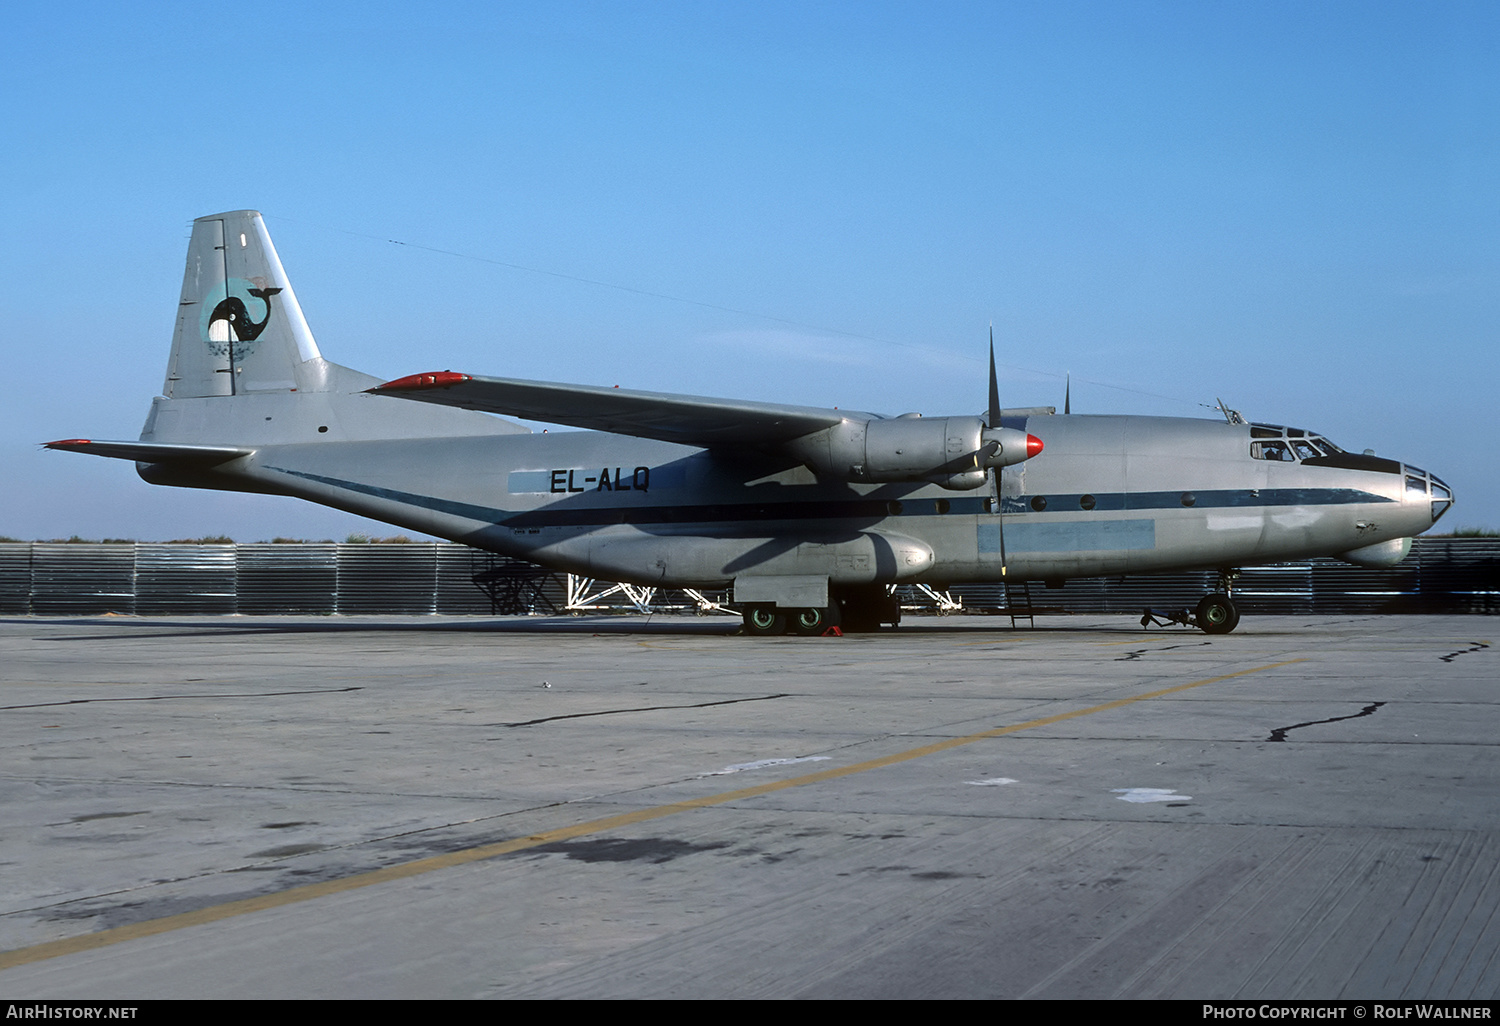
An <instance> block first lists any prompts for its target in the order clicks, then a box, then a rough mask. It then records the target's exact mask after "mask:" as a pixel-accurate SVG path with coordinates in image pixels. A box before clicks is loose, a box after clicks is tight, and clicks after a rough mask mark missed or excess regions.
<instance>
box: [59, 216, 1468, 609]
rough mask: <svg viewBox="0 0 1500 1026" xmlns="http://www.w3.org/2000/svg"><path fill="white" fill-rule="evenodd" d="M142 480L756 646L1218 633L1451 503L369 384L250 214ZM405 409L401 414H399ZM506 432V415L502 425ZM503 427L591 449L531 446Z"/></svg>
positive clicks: (828, 430) (1303, 472)
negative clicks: (1183, 573) (1049, 623)
mask: <svg viewBox="0 0 1500 1026" xmlns="http://www.w3.org/2000/svg"><path fill="white" fill-rule="evenodd" d="M162 391H163V395H162V396H160V397H158V398H156V399H155V400H154V401H153V402H152V405H151V412H150V414H149V415H148V416H147V418H146V425H145V428H144V429H143V430H142V431H141V436H140V440H139V441H135V442H129V441H119V442H110V441H93V440H87V439H71V440H68V441H59V442H51V443H48V447H49V448H53V449H65V450H70V451H74V452H87V453H94V454H96V455H100V456H110V457H114V458H117V459H127V460H134V461H135V462H136V469H137V471H138V472H139V474H140V476H141V477H143V478H145V479H146V480H147V481H149V482H151V483H152V484H163V485H177V486H180V487H189V488H217V489H229V490H236V491H250V492H266V493H271V494H276V495H291V496H296V497H298V498H302V499H307V500H310V501H312V502H318V503H322V504H324V505H327V506H333V507H335V508H337V509H342V510H347V511H349V512H351V513H357V514H360V515H362V516H366V517H371V518H373V519H376V520H382V521H386V522H389V523H392V524H397V525H400V526H401V527H405V528H409V529H411V530H414V531H421V532H425V533H427V534H430V535H435V536H438V537H441V538H449V539H452V540H453V541H458V542H463V543H465V544H468V545H473V546H476V547H478V548H481V549H488V550H490V551H492V552H497V553H500V554H502V555H505V556H511V557H515V558H518V559H524V560H530V561H532V562H534V563H539V564H541V565H543V566H546V567H551V568H554V569H557V570H562V571H567V572H570V573H576V574H582V575H586V576H589V577H595V578H601V579H605V580H613V581H624V582H630V583H634V584H640V585H654V586H657V587H673V588H700V589H702V588H722V587H731V588H732V589H733V592H732V594H733V602H734V604H735V605H736V607H737V608H738V609H739V610H740V612H741V615H742V617H743V619H744V629H745V632H746V633H748V634H756V635H768V634H781V633H784V632H786V631H787V630H791V631H793V632H795V633H798V634H808V635H812V634H823V633H825V632H827V631H828V629H829V628H830V627H834V626H840V625H841V626H842V629H843V630H869V629H873V628H876V627H878V626H880V625H881V624H885V623H891V624H894V623H895V622H897V621H898V620H899V618H900V610H899V608H898V607H897V605H896V602H895V600H894V599H893V598H892V597H891V592H892V590H893V589H892V587H891V586H892V585H898V584H918V583H922V584H929V585H933V586H937V587H944V586H947V585H950V584H953V583H958V582H965V581H1000V580H1006V581H1047V582H1054V583H1055V582H1060V581H1063V580H1066V579H1067V578H1070V577H1095V576H1104V575H1109V576H1114V575H1122V574H1145V573H1154V572H1162V571H1177V570H1188V569H1209V570H1218V571H1219V578H1218V581H1219V584H1218V587H1217V590H1216V591H1215V592H1214V593H1212V594H1209V595H1205V596H1204V597H1203V599H1202V601H1200V602H1199V603H1198V605H1197V608H1196V610H1195V611H1194V613H1193V614H1191V615H1190V616H1189V617H1187V620H1188V622H1190V623H1191V624H1193V625H1195V626H1197V627H1200V628H1202V629H1203V630H1205V631H1208V632H1209V633H1225V632H1228V631H1230V630H1233V629H1234V627H1235V624H1236V623H1237V622H1238V620H1239V613H1238V611H1237V609H1236V607H1235V604H1234V602H1233V600H1232V599H1231V598H1230V582H1231V581H1232V580H1233V578H1234V574H1235V572H1236V568H1238V567H1242V566H1246V565H1255V564H1264V563H1275V562H1278V561H1285V560H1296V559H1306V558H1309V557H1314V556H1337V557H1338V558H1340V559H1344V560H1347V561H1349V562H1351V563H1355V564H1358V565H1361V566H1389V565H1392V564H1394V563H1396V562H1397V561H1399V560H1400V559H1401V558H1403V557H1404V556H1405V555H1406V553H1407V551H1408V549H1409V548H1410V546H1411V539H1412V536H1413V535H1416V534H1420V533H1421V532H1422V531H1425V530H1427V529H1428V528H1429V527H1431V526H1432V524H1433V523H1434V522H1435V521H1436V520H1437V519H1438V517H1440V516H1442V514H1443V513H1444V512H1445V511H1446V510H1447V508H1448V507H1449V506H1450V505H1451V504H1452V502H1453V493H1452V491H1451V490H1450V489H1449V488H1448V486H1447V485H1445V484H1444V483H1443V482H1442V481H1441V480H1439V479H1438V478H1437V477H1435V476H1433V475H1432V474H1429V473H1427V472H1426V471H1424V470H1421V469H1419V468H1417V467H1414V466H1411V465H1410V464H1402V463H1400V462H1399V461H1396V460H1391V459H1381V458H1378V457H1376V456H1374V455H1373V454H1370V453H1368V452H1366V453H1365V454H1363V455H1358V454H1353V453H1348V452H1345V451H1344V450H1342V449H1340V448H1339V447H1338V446H1336V445H1334V444H1333V443H1332V442H1331V441H1329V440H1328V439H1327V438H1324V437H1323V436H1322V435H1319V434H1316V433H1314V432H1311V431H1304V430H1301V429H1299V428H1288V427H1279V426H1274V425H1269V424H1251V423H1245V422H1244V421H1243V420H1242V419H1241V418H1240V417H1239V416H1238V415H1237V414H1234V413H1233V411H1224V412H1225V417H1224V419H1223V420H1220V421H1213V420H1193V419H1181V418H1164V417H1123V416H1081V415H1070V414H1066V413H1065V414H1064V415H1061V416H1059V415H1057V414H1055V413H1054V412H1053V410H1052V408H1050V407H1049V408H1036V409H1009V410H1004V411H1002V410H1001V409H1000V403H999V395H998V389H997V387H996V383H995V371H994V353H993V348H992V349H991V356H990V402H989V415H988V416H987V417H978V416H952V417H921V416H919V415H917V414H906V415H903V416H900V417H882V416H878V415H875V414H868V413H858V412H852V411H849V410H842V409H821V408H817V407H806V406H783V405H777V404H773V403H759V402H745V401H740V400H733V399H708V398H701V397H697V396H682V395H667V394H658V393H654V392H639V391H628V390H625V389H621V388H604V387H598V386H592V385H565V384H553V383H548V382H539V381H521V380H515V379H510V378H488V377H480V376H477V375H470V374H459V373H454V372H452V371H439V372H434V373H427V374H415V375H412V376H410V377H404V378H401V379H399V380H396V381H389V382H385V383H382V382H381V381H380V379H379V378H374V377H370V376H369V375H366V374H361V373H359V372H358V371H353V370H350V369H348V368H346V367H341V366H339V365H338V364H335V363H331V362H329V361H327V360H325V359H323V357H322V355H321V354H320V353H319V351H318V347H317V344H316V343H315V342H314V341H313V336H312V332H311V331H310V330H309V329H308V326H307V322H306V321H305V320H304V319H303V316H302V310H301V307H299V306H298V304H297V298H296V295H295V294H294V293H293V291H292V286H291V282H290V281H288V280H287V276H286V272H285V271H284V270H283V269H282V266H281V261H280V259H279V258H278V257H277V255H276V250H275V249H274V247H273V246H272V245H271V239H270V236H269V235H268V234H267V233H266V228H265V224H264V222H263V221H262V220H261V216H260V214H259V213H257V212H255V211H253V210H239V211H233V212H231V213H226V214H215V215H212V216H210V217H202V218H199V219H198V220H197V221H195V222H194V224H193V235H192V240H191V242H190V243H189V247H188V258H187V272H186V274H185V276H184V277H183V283H182V299H181V301H180V303H179V305H178V312H177V324H176V330H175V332H174V334H173V337H172V354H171V358H170V360H169V362H168V365H167V377H166V384H165V386H164V387H163V389H162ZM412 400H415V401H412ZM497 415H498V416H497ZM506 417H521V418H525V419H528V420H533V421H541V422H544V423H553V424H563V425H569V426H572V427H577V428H584V429H586V430H583V431H562V432H543V433H533V432H532V431H531V430H530V429H528V428H526V427H524V426H523V425H521V424H518V423H515V422H514V421H511V420H507V419H505V418H506Z"/></svg>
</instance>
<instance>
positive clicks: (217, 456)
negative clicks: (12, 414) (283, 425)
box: [42, 438, 255, 467]
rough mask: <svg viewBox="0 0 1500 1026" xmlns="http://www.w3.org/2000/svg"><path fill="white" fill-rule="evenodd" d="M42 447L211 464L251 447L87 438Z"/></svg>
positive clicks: (146, 460)
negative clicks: (239, 447) (109, 440)
mask: <svg viewBox="0 0 1500 1026" xmlns="http://www.w3.org/2000/svg"><path fill="white" fill-rule="evenodd" d="M42 448H44V449H59V450H62V451H64V452H87V453H92V454H93V455H95V456H109V457H112V458H114V459H117V460H135V461H136V462H137V463H186V464H193V465H195V466H203V467H211V466H214V465H215V464H218V463H227V462H229V461H230V460H235V459H239V458H240V457H241V456H249V455H250V454H251V453H252V452H254V451H255V450H254V449H231V448H228V447H224V446H217V445H163V444H160V443H157V442H95V441H93V440H92V439H88V438H68V439H64V440H63V441H60V442H46V443H44V444H43V446H42Z"/></svg>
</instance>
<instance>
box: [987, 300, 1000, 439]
mask: <svg viewBox="0 0 1500 1026" xmlns="http://www.w3.org/2000/svg"><path fill="white" fill-rule="evenodd" d="M989 424H990V427H992V428H997V427H999V426H1000V379H999V378H997V377H995V326H994V325H993V324H991V325H990V420H989Z"/></svg>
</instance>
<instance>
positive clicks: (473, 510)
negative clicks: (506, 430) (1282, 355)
mask: <svg viewBox="0 0 1500 1026" xmlns="http://www.w3.org/2000/svg"><path fill="white" fill-rule="evenodd" d="M266 469H268V470H274V471H277V472H278V473H282V474H289V475H291V476H293V477H300V478H302V479H304V480H307V481H316V482H318V483H319V484H325V485H329V486H332V487H334V488H343V489H347V490H349V491H353V492H359V493H361V494H364V495H371V496H374V497H376V498H380V499H387V500H389V501H391V502H399V503H403V504H406V505H410V506H418V507H421V508H424V509H430V510H434V511H436V512H439V513H447V514H449V515H452V516H458V517H463V518H465V519H467V520H476V521H479V522H481V523H490V524H502V525H504V526H506V527H600V526H606V525H610V524H706V523H724V522H729V521H751V522H753V521H771V520H779V521H787V520H829V519H841V520H857V521H878V520H884V519H886V518H887V517H907V516H937V515H940V514H939V513H938V509H939V505H938V504H939V503H942V504H944V505H945V506H946V507H947V515H949V516H952V515H963V514H968V515H970V516H972V515H975V514H978V513H981V512H984V499H983V498H982V497H979V496H958V497H954V498H951V499H926V498H922V499H902V500H901V501H899V502H891V501H888V500H885V499H872V498H868V497H860V498H849V499H811V498H809V499H806V500H801V501H783V502H760V503H746V502H731V503H708V504H692V505H661V504H654V505H649V506H648V505H635V504H633V503H632V504H625V503H618V504H616V505H611V506H596V505H589V506H570V505H567V504H566V502H567V500H563V501H562V502H556V503H551V504H548V505H546V506H542V507H540V508H539V509H534V510H527V511H516V510H505V509H498V508H495V507H491V506H480V505H476V504H474V503H468V502H459V501H456V500H452V499H442V498H438V497H436V496H430V495H420V494H417V493H414V492H408V491H403V490H400V489H396V488H384V487H380V486H378V485H370V484H364V483H362V482H359V481H347V480H344V479H341V478H335V477H326V476H324V475H322V474H311V473H308V472H306V471H301V470H288V469H284V468H281V467H267V468H266ZM621 494H622V496H623V495H628V494H630V493H621ZM1182 497H1183V493H1182V492H1114V493H1103V494H1099V495H1095V496H1093V499H1094V507H1093V510H1094V512H1114V511H1122V510H1149V509H1171V508H1174V507H1175V508H1179V509H1180V508H1182V505H1183V502H1182ZM1193 497H1194V505H1193V508H1194V509H1213V508H1226V507H1228V508H1244V507H1256V506H1327V505H1342V504H1348V503H1363V502H1392V501H1394V500H1392V499H1388V498H1386V497H1385V496H1382V495H1376V494H1374V493H1372V492H1366V491H1362V490H1359V489H1355V488H1267V489H1261V490H1260V492H1259V493H1258V494H1256V493H1255V492H1253V491H1252V490H1249V489H1215V490H1211V491H1204V492H1196V493H1193ZM1033 498H1035V497H1034V496H1025V495H1022V496H1009V495H1008V496H1006V497H1005V499H1004V501H1003V506H1002V509H1003V511H1004V512H1005V513H1008V514H1009V513H1018V514H1026V519H1027V520H1029V519H1030V518H1031V517H1037V516H1046V515H1047V514H1050V513H1065V512H1072V513H1077V512H1079V511H1080V510H1081V509H1082V507H1081V505H1080V500H1081V499H1082V498H1083V496H1082V495H1081V494H1080V495H1048V496H1046V500H1047V501H1046V506H1045V510H1044V511H1040V512H1039V511H1037V510H1035V509H1034V507H1033V506H1032V505H1031V500H1032V499H1033ZM1048 519H1050V517H1049V518H1048ZM1094 523H1097V524H1098V525H1099V526H1100V527H1101V528H1103V529H1105V530H1108V531H1123V532H1125V533H1124V534H1121V535H1120V536H1119V540H1121V541H1124V542H1126V543H1127V544H1121V545H1114V544H1110V545H1107V546H1092V545H1091V546H1089V547H1090V548H1095V547H1104V548H1131V547H1135V545H1136V544H1138V543H1142V542H1144V539H1145V534H1144V531H1145V528H1142V527H1130V526H1128V525H1130V524H1146V525H1150V524H1153V523H1154V521H1151V520H1113V521H1095V522H1094ZM1110 525H1119V526H1110ZM1056 526H1057V527H1059V528H1063V527H1065V526H1066V525H1061V524H1059V525H1056ZM1028 529H1029V528H1027V527H1026V526H1025V525H1024V524H1022V523H1017V524H1016V526H1015V527H1010V526H1007V527H1006V529H1005V532H1006V534H1005V540H1006V546H1007V548H1009V547H1010V546H1011V545H1012V540H1011V539H1012V537H1013V534H1012V532H1013V531H1024V530H1028ZM1069 530H1072V529H1069ZM1035 537H1036V538H1037V539H1038V541H1037V542H1036V543H1037V544H1057V545H1072V544H1074V543H1073V542H1066V541H1064V540H1061V539H1064V538H1065V537H1081V536H1079V535H1077V533H1076V531H1074V534H1073V535H1071V536H1070V535H1069V534H1068V530H1064V531H1063V532H1062V533H1061V534H1056V535H1049V534H1047V533H1046V532H1043V533H1040V534H1037V535H1035ZM1054 537H1055V538H1056V539H1058V540H1055V541H1047V540H1046V539H1049V538H1054ZM1152 545H1154V541H1153V542H1152ZM1145 547H1148V548H1149V547H1151V546H1149V545H1148V546H1145ZM1035 551H1081V550H1078V549H1074V548H1063V549H1050V548H1049V549H1037V550H1035Z"/></svg>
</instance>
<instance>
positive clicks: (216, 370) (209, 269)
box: [162, 210, 379, 399]
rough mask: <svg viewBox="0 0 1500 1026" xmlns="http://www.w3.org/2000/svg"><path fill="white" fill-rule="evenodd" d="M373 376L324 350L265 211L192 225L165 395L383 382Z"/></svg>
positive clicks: (185, 396)
mask: <svg viewBox="0 0 1500 1026" xmlns="http://www.w3.org/2000/svg"><path fill="white" fill-rule="evenodd" d="M367 377H368V376H367V375H364V374H359V373H358V372H356V371H350V370H348V369H347V368H344V367H339V366H338V365H336V364H332V363H329V362H328V361H326V360H324V359H323V357H322V354H320V353H319V352H318V344H317V343H316V342H315V341H313V336H312V331H311V330H310V329H309V328H308V326H307V321H306V320H304V319H303V317H302V307H301V306H299V305H298V304H297V296H296V293H294V292H293V291H292V285H291V282H290V281H288V280H287V276H286V271H285V270H283V269H282V266H281V260H280V258H279V257H277V255H276V247H275V246H273V245H272V244H271V236H270V235H269V234H267V232H266V225H265V222H264V221H263V220H262V219H261V216H260V214H259V212H257V211H254V210H235V211H231V212H229V213H225V214H212V215H210V216H208V217H200V218H198V219H197V220H196V221H194V222H193V238H192V241H191V242H190V243H189V244H188V257H187V270H186V272H185V273H184V274H183V278H182V299H181V300H180V302H179V304H178V307H177V326H176V329H175V331H174V332H173V334H172V356H171V359H170V360H169V361H168V363H167V380H166V384H165V385H164V386H163V388H162V392H163V394H164V395H166V396H167V397H168V398H170V399H188V398H199V397H206V396H230V395H246V394H249V393H254V392H324V391H346V390H347V391H353V390H356V389H359V388H368V387H370V386H371V385H374V384H378V383H379V380H378V379H375V378H369V379H368V381H367V380H366V379H367Z"/></svg>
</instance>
